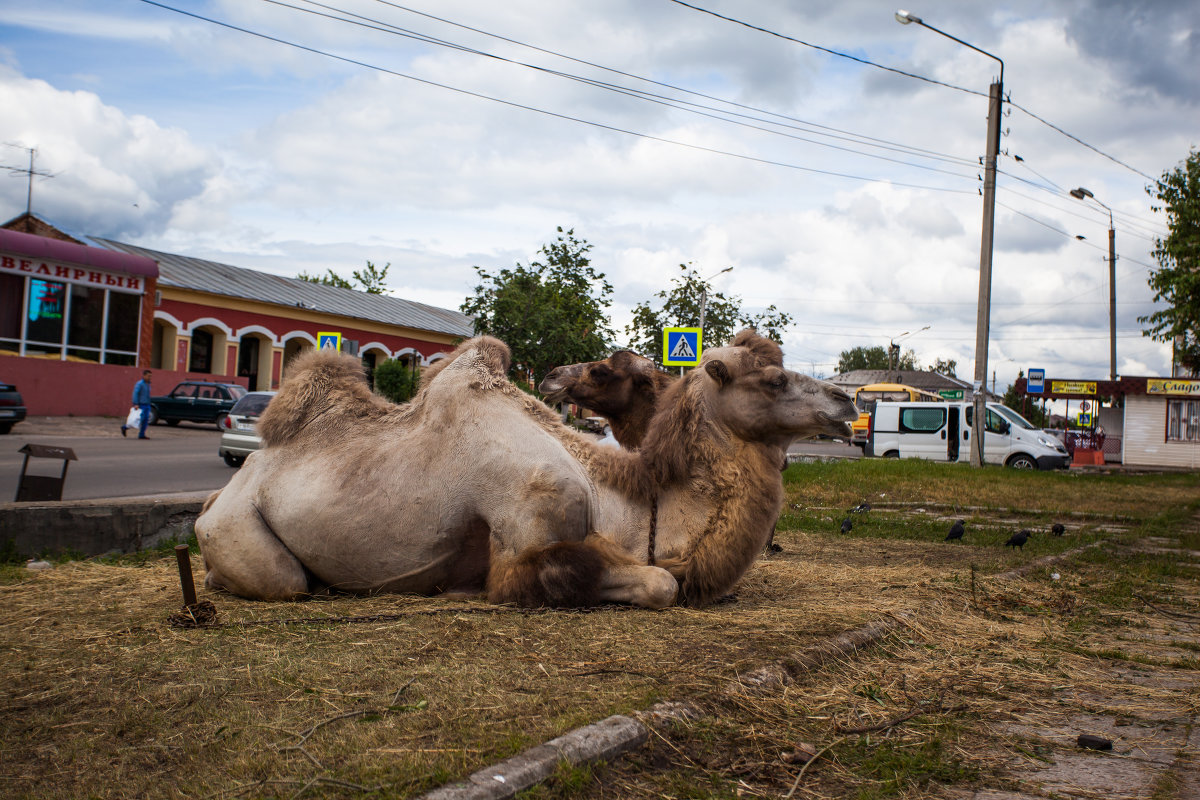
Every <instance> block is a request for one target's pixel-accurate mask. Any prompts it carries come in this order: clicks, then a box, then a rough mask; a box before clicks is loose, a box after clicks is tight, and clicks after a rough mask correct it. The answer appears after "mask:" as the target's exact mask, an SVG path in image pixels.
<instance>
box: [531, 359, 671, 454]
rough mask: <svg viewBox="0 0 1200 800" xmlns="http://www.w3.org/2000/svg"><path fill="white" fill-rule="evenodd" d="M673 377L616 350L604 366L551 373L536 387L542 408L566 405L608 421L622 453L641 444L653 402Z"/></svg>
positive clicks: (590, 363)
mask: <svg viewBox="0 0 1200 800" xmlns="http://www.w3.org/2000/svg"><path fill="white" fill-rule="evenodd" d="M677 380H679V376H678V375H673V374H670V373H667V372H663V371H662V370H661V369H659V368H658V366H657V365H656V364H655V363H654V362H653V361H651V360H650V359H648V358H645V357H643V356H639V355H638V354H637V353H634V352H633V351H632V350H618V351H617V352H615V353H613V354H612V355H611V356H609V357H608V358H606V359H604V360H603V361H588V362H584V363H581V364H570V365H568V366H565V367H555V368H554V369H552V370H550V371H549V372H548V373H546V377H545V378H543V379H542V382H541V383H540V384H538V391H539V392H541V393H542V394H543V395H545V396H546V402H547V403H550V404H551V405H556V404H558V403H561V402H563V401H564V400H569V401H570V402H572V403H576V404H577V405H581V406H583V407H584V408H589V409H591V410H593V411H595V412H596V413H597V414H599V415H600V416H602V417H604V418H605V419H607V420H608V423H609V425H611V426H612V432H613V437H615V438H616V440H617V442H618V443H619V444H620V445H621V446H622V447H624V448H626V449H630V450H636V449H637V448H638V447H640V446H641V444H642V439H644V438H645V436H646V431H647V429H648V428H649V427H650V419H651V418H652V417H653V416H654V412H655V411H656V410H657V409H658V399H659V398H660V397H661V396H662V395H663V393H664V392H665V391H666V390H667V387H668V386H670V385H671V384H673V383H674V382H675V381H677Z"/></svg>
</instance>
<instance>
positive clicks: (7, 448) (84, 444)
mask: <svg viewBox="0 0 1200 800" xmlns="http://www.w3.org/2000/svg"><path fill="white" fill-rule="evenodd" d="M136 433H137V432H136V431H134V432H133V434H134V435H133V436H130V437H129V438H122V437H121V434H120V422H119V421H115V420H106V421H104V422H103V423H102V425H100V426H93V428H92V429H83V428H81V427H80V426H78V425H74V426H70V425H68V426H47V425H41V426H37V425H30V424H27V423H22V424H20V425H18V426H17V427H16V428H14V429H13V431H12V433H10V434H8V435H7V436H0V502H10V501H11V500H13V498H15V497H16V494H17V483H18V481H19V478H20V474H21V464H22V462H23V461H24V459H25V456H24V455H22V454H21V453H19V452H17V451H18V450H20V449H21V448H22V447H24V446H25V445H26V444H28V443H34V444H46V445H54V446H56V447H69V448H71V449H72V450H74V451H75V455H76V457H77V458H78V459H79V460H78V461H72V462H70V465H69V466H68V468H67V480H66V484H65V485H64V489H63V499H64V500H89V499H95V498H105V497H130V496H137V495H149V494H165V493H173V492H193V491H209V490H213V489H219V488H221V487H222V486H224V485H225V484H226V483H227V482H228V481H229V479H230V477H232V476H233V474H234V470H232V469H230V468H229V467H227V466H225V462H224V461H223V460H222V459H221V458H220V457H219V456H218V455H217V444H218V442H219V440H220V438H221V434H220V432H218V431H217V430H216V428H214V427H213V426H211V425H209V426H206V427H200V426H190V425H188V424H187V423H184V424H182V425H180V426H179V427H177V428H168V427H166V426H163V425H158V426H152V427H151V428H150V430H149V432H148V435H149V436H150V438H149V439H146V440H144V441H141V440H138V439H137V438H136ZM62 463H63V462H62V461H61V460H59V459H41V458H32V459H30V461H29V471H30V472H31V473H34V474H38V475H58V474H60V473H61V471H62Z"/></svg>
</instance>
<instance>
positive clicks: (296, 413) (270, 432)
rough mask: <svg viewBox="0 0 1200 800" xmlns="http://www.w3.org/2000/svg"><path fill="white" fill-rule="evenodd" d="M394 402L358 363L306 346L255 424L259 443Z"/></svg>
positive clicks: (282, 440)
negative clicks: (377, 389)
mask: <svg viewBox="0 0 1200 800" xmlns="http://www.w3.org/2000/svg"><path fill="white" fill-rule="evenodd" d="M389 408H392V405H391V404H390V403H388V401H386V400H384V399H383V398H381V397H379V396H377V395H375V394H373V393H372V392H371V389H370V387H369V386H368V385H367V379H366V375H365V374H364V373H363V366H362V362H361V361H360V360H359V359H357V358H355V357H354V356H349V355H345V354H343V353H338V352H334V351H330V350H310V351H308V352H307V353H303V354H301V355H299V356H297V357H296V359H295V360H293V361H292V362H291V364H289V365H288V370H287V378H285V379H284V381H283V385H282V386H280V387H279V394H278V395H276V396H275V398H274V399H272V400H271V404H270V405H269V406H267V410H266V411H265V412H263V415H262V419H260V420H259V423H258V432H259V435H260V436H262V440H263V445H264V446H266V447H277V446H279V445H283V444H287V443H289V442H292V441H295V440H296V439H297V438H299V437H300V436H301V435H304V434H306V433H312V432H315V431H322V432H324V433H326V434H329V433H331V431H330V430H329V428H330V427H331V426H337V425H339V424H341V423H342V422H344V421H345V420H346V419H347V418H355V417H358V418H361V417H367V416H376V415H379V414H382V413H385V412H386V410H387V409H389Z"/></svg>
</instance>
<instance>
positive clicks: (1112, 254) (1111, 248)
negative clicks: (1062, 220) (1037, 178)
mask: <svg viewBox="0 0 1200 800" xmlns="http://www.w3.org/2000/svg"><path fill="white" fill-rule="evenodd" d="M1070 195H1071V196H1072V197H1074V198H1075V199H1077V200H1083V199H1085V198H1089V197H1090V198H1091V199H1092V200H1095V201H1096V202H1097V203H1098V204H1099V205H1101V206H1103V207H1104V209H1105V210H1106V211H1108V379H1109V380H1110V381H1115V380H1116V379H1117V229H1116V228H1115V227H1114V226H1113V213H1112V209H1111V208H1109V207H1108V206H1107V205H1106V204H1104V203H1101V202H1100V201H1099V200H1096V195H1094V194H1092V193H1091V192H1089V191H1088V190H1087V189H1085V188H1083V187H1082V186H1080V187H1079V188H1078V189H1072V190H1071V192H1070Z"/></svg>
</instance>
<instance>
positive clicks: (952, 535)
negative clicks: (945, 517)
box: [942, 519, 967, 542]
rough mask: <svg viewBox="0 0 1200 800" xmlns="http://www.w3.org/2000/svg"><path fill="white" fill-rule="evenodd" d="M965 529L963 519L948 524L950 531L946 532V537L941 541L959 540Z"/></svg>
mask: <svg viewBox="0 0 1200 800" xmlns="http://www.w3.org/2000/svg"><path fill="white" fill-rule="evenodd" d="M966 531H967V529H966V528H964V527H963V521H962V520H961V519H960V520H959V521H958V522H956V523H954V524H953V525H951V526H950V532H949V533H947V534H946V538H945V539H943V540H942V541H945V542H948V541H950V540H951V539H957V540H959V541H960V542H961V541H962V537H963V534H964V533H966Z"/></svg>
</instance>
